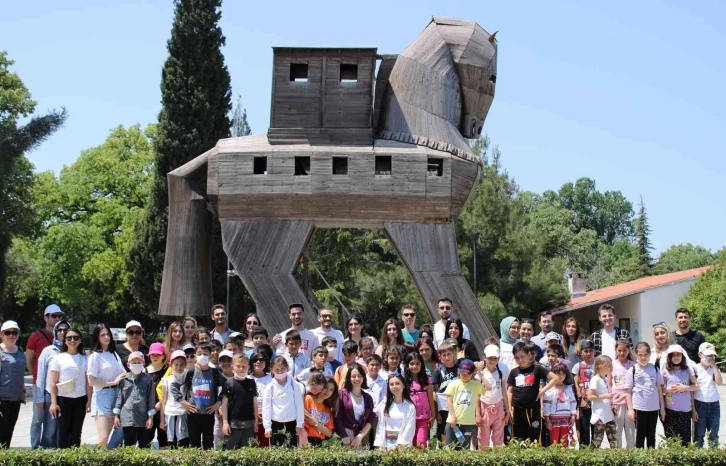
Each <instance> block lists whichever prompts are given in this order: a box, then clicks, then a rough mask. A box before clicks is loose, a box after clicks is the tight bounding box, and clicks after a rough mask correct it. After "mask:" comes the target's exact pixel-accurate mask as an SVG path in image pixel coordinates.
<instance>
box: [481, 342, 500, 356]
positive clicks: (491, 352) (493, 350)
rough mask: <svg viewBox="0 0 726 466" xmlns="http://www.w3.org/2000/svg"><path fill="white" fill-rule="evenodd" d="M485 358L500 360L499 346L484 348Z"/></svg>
mask: <svg viewBox="0 0 726 466" xmlns="http://www.w3.org/2000/svg"><path fill="white" fill-rule="evenodd" d="M484 357H485V358H498V357H499V347H498V346H497V345H487V347H486V348H484Z"/></svg>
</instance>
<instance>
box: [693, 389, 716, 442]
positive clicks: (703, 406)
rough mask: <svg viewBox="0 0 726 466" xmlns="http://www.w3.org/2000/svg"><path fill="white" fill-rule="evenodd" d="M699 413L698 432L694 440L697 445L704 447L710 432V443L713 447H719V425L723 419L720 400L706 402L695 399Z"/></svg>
mask: <svg viewBox="0 0 726 466" xmlns="http://www.w3.org/2000/svg"><path fill="white" fill-rule="evenodd" d="M693 402H694V404H695V406H696V412H697V413H698V421H696V433H695V436H694V437H695V438H694V441H695V442H696V446H697V447H699V448H703V439H704V437H705V436H706V431H709V432H710V433H709V434H708V443H709V444H710V446H711V448H718V426H719V422H720V421H721V406H720V403H719V402H718V401H714V402H711V403H706V402H704V401H698V400H693Z"/></svg>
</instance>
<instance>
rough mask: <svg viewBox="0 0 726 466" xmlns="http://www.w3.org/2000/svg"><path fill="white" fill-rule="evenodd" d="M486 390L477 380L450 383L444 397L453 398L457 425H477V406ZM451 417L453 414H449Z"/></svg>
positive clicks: (457, 380) (458, 380)
mask: <svg viewBox="0 0 726 466" xmlns="http://www.w3.org/2000/svg"><path fill="white" fill-rule="evenodd" d="M485 391H486V390H485V389H484V385H482V384H481V383H480V382H477V381H476V380H470V381H468V382H466V383H464V382H463V381H462V380H461V379H456V380H454V381H453V382H451V383H449V386H448V387H446V391H445V392H444V395H446V396H448V397H451V402H452V404H453V406H454V413H453V414H454V416H456V423H457V424H459V425H464V426H473V425H476V405H475V403H477V402H478V400H479V396H480V395H482V394H483V393H484V392H485ZM449 416H451V413H449Z"/></svg>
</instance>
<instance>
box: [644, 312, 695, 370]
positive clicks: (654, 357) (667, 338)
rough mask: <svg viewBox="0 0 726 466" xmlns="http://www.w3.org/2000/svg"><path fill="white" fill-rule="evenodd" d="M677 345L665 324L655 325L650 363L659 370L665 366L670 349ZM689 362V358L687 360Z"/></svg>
mask: <svg viewBox="0 0 726 466" xmlns="http://www.w3.org/2000/svg"><path fill="white" fill-rule="evenodd" d="M674 343H675V338H673V333H671V329H670V328H668V325H666V323H665V322H658V323H657V324H655V325H653V350H652V351H651V352H650V363H651V364H653V365H654V366H656V367H658V368H659V369H663V367H664V366H665V356H666V353H667V352H668V348H670V347H671V345H673V344H674ZM686 361H688V358H686Z"/></svg>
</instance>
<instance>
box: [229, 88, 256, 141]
mask: <svg viewBox="0 0 726 466" xmlns="http://www.w3.org/2000/svg"><path fill="white" fill-rule="evenodd" d="M231 133H232V137H233V138H237V137H240V136H249V135H250V134H251V133H252V128H250V124H249V123H248V122H247V109H246V108H244V107H243V106H242V96H241V95H239V94H237V105H235V107H234V114H232V128H231Z"/></svg>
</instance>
